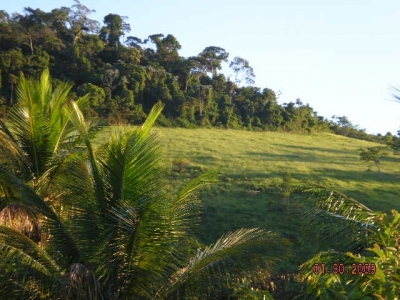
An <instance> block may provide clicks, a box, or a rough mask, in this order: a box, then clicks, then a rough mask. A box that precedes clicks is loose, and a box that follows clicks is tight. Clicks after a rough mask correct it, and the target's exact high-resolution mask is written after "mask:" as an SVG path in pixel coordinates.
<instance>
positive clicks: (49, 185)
mask: <svg viewBox="0 0 400 300" xmlns="http://www.w3.org/2000/svg"><path fill="white" fill-rule="evenodd" d="M43 76H44V77H46V73H44V75H42V79H43ZM22 82H24V81H23V80H22ZM40 83H41V82H40ZM25 85H26V86H27V87H29V88H32V89H33V88H34V87H33V83H32V82H31V81H30V80H27V81H26V82H25ZM22 87H24V85H22ZM23 90H24V88H19V93H18V95H19V96H20V98H21V99H22V97H21V96H22V95H24V94H23V93H22V91H23ZM56 90H57V88H56V89H55V90H54V91H56ZM41 91H43V90H40V89H39V88H38V91H37V93H36V94H33V93H29V95H32V97H31V98H29V97H28V98H29V99H30V102H28V104H29V103H32V105H30V106H28V104H24V105H27V107H28V108H29V109H31V110H28V108H25V106H24V105H22V103H24V102H23V101H22V102H21V100H20V104H18V105H19V106H18V107H17V108H16V109H15V112H14V113H13V119H12V122H15V123H16V124H21V125H24V126H25V127H26V128H27V129H30V130H26V131H27V132H25V131H22V129H21V128H25V127H22V126H19V127H15V128H13V131H12V130H8V129H7V126H5V125H4V124H3V127H2V128H3V130H2V131H1V134H2V137H3V138H4V141H6V142H7V143H4V144H3V145H2V150H3V152H2V159H4V158H5V157H6V155H7V157H11V158H12V160H10V162H13V164H6V163H4V164H2V165H0V187H1V189H2V191H3V198H4V199H5V201H6V202H7V203H18V204H19V205H20V207H21V211H22V210H23V211H24V212H26V214H29V215H30V214H32V215H34V216H35V217H36V218H38V219H39V220H41V222H40V226H41V230H42V231H43V232H44V233H45V236H46V239H42V240H41V242H40V243H37V242H36V241H34V240H33V239H32V238H31V237H30V236H27V235H25V234H24V233H23V232H20V231H18V230H17V229H18V228H12V226H9V224H8V223H4V225H0V267H1V268H2V272H1V274H0V294H2V295H5V297H7V298H9V299H13V298H28V297H29V298H32V299H36V298H50V299H133V298H134V299H179V298H183V297H185V296H188V295H189V293H190V291H194V292H196V289H194V288H193V287H194V283H195V285H198V286H199V287H201V281H198V280H199V278H201V276H205V275H206V276H211V275H212V274H218V272H214V271H216V270H218V269H215V268H214V267H216V266H218V265H220V264H219V263H220V262H222V261H226V259H227V258H229V257H231V256H232V255H237V254H244V253H247V252H250V250H253V249H257V248H259V247H263V248H266V249H267V250H271V251H270V253H273V255H274V256H270V257H267V258H268V260H269V261H274V260H276V259H278V258H279V257H281V256H285V255H287V254H288V253H289V251H288V249H289V248H288V245H289V244H288V241H287V240H285V239H283V238H281V237H279V236H278V235H277V234H275V233H272V232H268V231H265V230H261V229H257V228H252V229H241V230H238V231H235V232H231V233H227V234H226V235H224V236H222V237H221V238H220V239H219V240H217V241H216V242H215V243H214V244H213V245H210V246H208V247H205V248H203V249H201V248H198V249H197V251H196V249H193V248H192V246H193V243H192V242H191V241H192V240H193V233H194V229H195V227H196V225H200V222H199V220H200V212H201V202H200V201H199V199H198V197H197V194H198V192H199V190H200V188H201V187H202V186H204V185H205V184H209V183H211V182H214V181H215V180H216V172H215V171H210V172H208V173H206V174H203V175H201V176H200V177H198V178H196V179H194V180H193V181H191V182H190V183H188V184H187V185H185V186H184V187H183V188H181V189H180V190H179V191H178V192H177V193H175V194H174V195H170V194H169V193H167V192H166V191H165V187H164V186H165V184H166V181H165V175H166V173H165V172H166V168H165V167H164V166H163V160H162V156H161V151H160V147H159V145H158V143H157V139H156V138H155V136H154V135H153V134H152V132H151V128H152V126H153V124H154V122H155V121H156V119H157V116H158V115H159V114H160V113H161V110H162V106H161V105H159V104H158V105H156V106H155V107H154V108H153V109H152V111H151V112H150V114H149V116H148V118H147V120H146V122H145V123H144V124H143V126H142V127H140V128H137V129H132V130H130V131H128V132H125V133H116V134H115V135H113V136H112V137H111V138H110V141H109V142H108V143H107V144H106V145H103V146H102V147H99V148H98V150H95V149H94V147H93V144H92V141H91V134H90V133H91V126H90V125H88V124H87V122H86V121H85V119H84V117H83V114H82V112H81V109H80V108H79V106H80V105H81V104H83V103H84V100H85V99H83V100H80V101H79V102H73V101H70V102H63V104H60V103H58V102H56V103H57V104H58V105H59V106H61V107H62V109H61V113H60V117H59V118H57V119H52V118H51V117H50V118H47V119H46V117H43V116H42V113H41V112H42V111H43V108H44V107H47V110H46V111H49V110H50V111H52V109H54V105H51V104H49V103H47V102H46V101H49V102H50V103H52V102H51V99H53V98H52V97H47V98H41V99H43V100H40V101H39V100H38V99H36V98H40V97H41V96H42V94H43V93H42V92H41ZM45 94H46V95H53V94H54V92H53V93H50V92H49V93H45ZM64 99H65V98H64ZM35 103H39V104H37V105H36V104H35ZM40 104H42V106H41V105H40ZM18 114H19V115H20V119H19V118H18ZM36 115H37V116H39V117H37V120H38V121H34V120H36V119H34V120H31V122H28V121H25V120H29V117H31V116H36ZM59 119H61V120H59ZM46 120H53V123H51V122H50V123H46ZM58 121H59V122H58ZM28 124H33V125H32V126H31V127H29V126H28ZM48 124H53V127H51V126H50V127H49V126H48ZM55 124H57V125H55ZM39 125H40V126H39ZM36 126H38V128H39V129H36ZM34 129H35V130H34ZM53 129H54V131H53ZM14 132H15V133H14ZM23 132H25V134H22V133H23ZM28 133H30V135H29V134H28ZM36 135H38V136H36ZM25 136H28V137H29V136H32V137H35V138H31V140H32V142H31V143H30V144H29V143H27V142H26V143H25V140H29V139H28V138H26V139H24V137H25ZM53 137H58V138H53ZM56 141H58V142H56ZM79 143H81V144H83V145H84V147H82V146H80V145H81V144H79ZM25 144H28V145H32V147H31V148H29V147H25V146H24V145H25ZM7 162H8V161H7ZM17 164H20V165H23V166H25V167H26V170H27V172H25V173H26V174H28V175H24V176H19V173H18V172H17V168H16V167H14V166H16V165H17ZM29 172H31V173H32V175H31V176H29ZM276 253H279V255H276Z"/></svg>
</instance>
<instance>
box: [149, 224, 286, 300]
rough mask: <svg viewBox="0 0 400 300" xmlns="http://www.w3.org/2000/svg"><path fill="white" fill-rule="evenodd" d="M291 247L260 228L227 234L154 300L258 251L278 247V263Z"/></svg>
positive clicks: (184, 270) (194, 260)
mask: <svg viewBox="0 0 400 300" xmlns="http://www.w3.org/2000/svg"><path fill="white" fill-rule="evenodd" d="M289 245H290V243H289V242H288V241H287V240H285V239H283V238H281V237H279V235H277V234H275V233H272V232H268V231H265V230H261V229H259V228H252V229H239V230H237V231H235V232H232V233H228V234H225V235H224V236H222V237H221V238H219V239H218V240H217V241H216V242H215V243H214V244H213V245H210V246H208V247H206V248H205V249H204V250H203V251H201V250H198V252H197V254H196V256H194V257H193V258H192V259H190V261H189V264H188V265H187V266H186V267H184V268H182V269H180V270H179V271H178V272H176V273H175V274H174V275H173V276H172V277H171V278H170V279H169V281H168V283H167V284H166V285H164V286H163V287H162V288H161V289H160V290H159V291H158V293H157V294H156V296H155V297H154V299H159V298H166V297H167V296H168V295H170V294H171V293H172V292H173V291H175V290H176V289H178V288H179V287H180V286H182V285H183V284H184V283H185V282H187V281H189V280H190V279H191V278H192V277H194V276H197V275H199V274H201V273H202V272H203V271H205V270H207V269H209V268H210V267H213V266H214V265H215V264H217V263H219V262H221V261H223V260H225V259H227V258H230V257H232V256H234V255H239V254H244V253H248V252H249V251H251V250H254V248H257V247H271V248H273V247H277V248H279V250H280V254H277V253H276V249H275V251H274V256H273V259H275V260H276V259H279V258H282V257H284V256H285V255H288V254H289V251H288V248H287V246H289ZM285 246H286V247H285ZM279 250H278V251H279ZM278 253H279V252H278ZM158 297H159V298H158Z"/></svg>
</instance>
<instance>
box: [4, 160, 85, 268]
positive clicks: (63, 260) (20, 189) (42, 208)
mask: <svg viewBox="0 0 400 300" xmlns="http://www.w3.org/2000/svg"><path fill="white" fill-rule="evenodd" d="M0 184H2V185H4V186H7V187H8V188H10V189H11V190H12V191H13V192H14V193H15V195H16V196H17V197H18V201H19V202H20V203H22V204H23V205H24V206H25V208H26V209H27V210H28V212H32V213H35V214H40V215H42V216H43V217H45V219H44V226H45V227H47V228H48V230H49V234H50V235H51V236H52V241H53V243H54V244H58V245H57V246H58V247H57V249H56V251H58V252H59V254H60V261H59V263H60V264H61V266H63V267H66V266H68V265H70V264H71V263H73V262H75V261H79V260H80V259H81V253H80V252H79V250H78V248H77V245H76V244H75V241H74V239H73V238H72V237H71V236H70V235H69V233H68V231H67V229H66V228H65V226H64V224H63V223H62V221H61V220H60V218H59V216H58V215H57V214H56V213H55V212H54V210H53V209H52V208H51V207H50V206H49V205H48V204H47V203H46V202H45V201H44V200H43V199H42V198H41V197H40V196H39V195H38V194H37V193H35V191H34V190H33V189H32V188H31V187H29V186H27V185H26V184H25V183H24V182H22V181H21V180H19V179H18V178H17V177H15V176H14V175H13V174H11V173H9V172H8V171H7V170H5V169H4V168H3V167H1V166H0Z"/></svg>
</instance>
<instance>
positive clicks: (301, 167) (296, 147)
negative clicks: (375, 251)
mask: <svg viewBox="0 0 400 300" xmlns="http://www.w3.org/2000/svg"><path fill="white" fill-rule="evenodd" d="M112 130H115V127H111V128H106V129H105V130H104V131H103V132H101V133H100V136H99V137H98V139H99V141H104V140H105V139H106V136H107V135H108V134H109V132H110V131H112ZM155 132H156V134H157V135H158V136H159V139H160V142H161V144H162V147H163V149H164V151H165V156H166V163H167V165H169V166H171V169H173V167H175V169H177V168H178V164H179V161H181V160H182V159H187V160H186V162H183V164H182V166H181V171H182V172H178V171H171V182H172V183H173V184H179V182H181V181H182V180H188V179H190V178H192V177H194V176H196V175H198V174H201V172H203V171H204V170H208V169H210V168H215V167H218V168H219V170H220V181H219V182H218V183H217V184H215V185H214V186H212V187H209V188H206V189H205V191H204V192H203V193H202V195H201V198H202V201H203V203H204V218H203V219H204V221H203V227H202V229H201V232H200V236H201V239H202V240H203V241H204V242H207V243H209V242H212V241H214V240H215V239H216V238H217V237H219V236H220V235H221V234H222V233H224V232H227V231H231V230H234V229H237V228H239V227H253V226H257V227H264V228H268V229H271V230H277V231H280V232H282V233H283V234H284V235H285V236H288V237H289V238H291V237H292V238H295V237H296V236H298V235H299V234H301V232H298V230H299V229H298V228H297V227H296V226H295V223H296V222H293V217H292V216H291V215H290V214H289V215H288V214H287V213H286V211H285V208H284V207H283V206H281V204H282V202H283V200H282V198H283V197H282V195H281V194H280V193H279V192H277V187H279V186H280V185H281V184H282V177H283V174H284V173H285V172H290V173H291V175H292V177H293V179H295V180H299V181H305V180H310V181H313V182H316V183H320V184H322V185H325V186H327V187H329V188H332V189H335V190H338V191H341V192H343V193H345V194H347V195H349V196H352V197H354V198H356V199H357V200H358V201H360V202H362V203H364V204H366V205H367V206H369V207H371V208H372V209H374V210H383V211H388V210H390V209H400V197H399V196H400V189H399V188H398V187H399V180H400V156H395V155H393V154H391V153H389V152H390V151H389V150H388V151H387V152H388V154H387V156H386V157H383V158H382V162H381V169H382V172H383V180H380V179H379V177H378V173H377V170H376V168H375V167H374V166H373V167H372V168H371V170H370V171H367V169H368V165H367V164H365V163H364V162H362V161H360V159H359V153H358V151H357V149H359V148H360V147H370V146H375V145H376V144H374V143H370V142H366V141H361V140H356V139H351V138H346V137H343V136H338V135H333V134H328V133H320V134H291V133H279V132H251V131H240V130H223V129H182V128H156V129H155ZM289 201H290V200H289Z"/></svg>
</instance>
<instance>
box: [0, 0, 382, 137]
mask: <svg viewBox="0 0 400 300" xmlns="http://www.w3.org/2000/svg"><path fill="white" fill-rule="evenodd" d="M74 2H75V3H74V5H72V6H71V7H61V8H55V9H53V10H51V11H50V12H45V11H42V10H40V9H32V8H30V7H27V8H25V9H24V13H23V14H19V13H14V14H11V15H10V14H8V13H7V12H5V11H3V12H2V15H1V22H0V70H1V74H0V87H1V90H0V99H2V98H4V99H6V100H7V101H6V102H5V103H0V112H1V111H5V109H6V107H10V106H12V105H13V104H15V91H14V90H15V86H16V84H18V82H19V74H20V72H21V71H24V73H25V75H38V74H40V73H41V71H42V70H44V69H49V70H50V72H51V74H52V76H53V79H54V80H59V81H60V80H61V81H65V80H68V81H70V82H73V83H74V87H73V89H72V92H74V93H76V94H77V95H85V94H86V93H89V94H90V95H91V97H90V99H91V100H90V103H89V112H90V116H91V117H92V118H95V117H97V118H100V119H102V120H103V121H104V122H105V123H111V124H112V123H116V124H140V123H141V122H143V120H144V116H145V115H147V114H148V113H149V112H150V110H151V108H152V107H153V105H154V104H155V103H157V102H158V101H160V102H162V103H163V104H164V110H163V112H162V116H161V117H160V118H159V121H158V124H160V123H161V124H163V126H176V125H178V126H182V127H187V128H190V127H194V126H204V127H211V126H216V127H225V128H237V129H239V128H241V129H248V130H274V131H276V130H279V131H291V132H306V133H310V132H321V131H326V132H328V131H333V132H336V133H339V134H342V135H347V136H351V137H356V138H360V139H369V140H372V139H375V140H379V139H377V138H375V137H374V136H371V135H368V134H366V133H365V131H363V130H360V129H358V128H357V126H353V125H352V124H351V122H350V121H349V120H348V119H347V118H346V117H339V118H337V120H338V122H337V123H335V122H329V121H328V120H326V119H324V118H323V117H321V116H318V114H317V112H315V111H314V110H313V109H312V108H311V107H310V106H308V105H307V104H306V105H304V104H303V103H301V101H298V100H299V99H298V100H296V101H292V102H290V103H286V104H284V105H280V104H278V103H277V97H276V94H275V93H274V92H273V91H272V90H270V89H268V88H258V87H253V86H252V85H253V84H254V78H255V72H254V70H253V67H252V66H251V65H250V64H249V61H248V60H246V59H244V58H242V57H239V56H236V57H234V58H233V59H232V60H229V53H228V52H227V51H226V50H225V49H223V48H221V47H218V46H208V47H205V48H204V50H203V51H202V52H200V53H199V54H198V55H194V56H191V57H187V58H186V57H182V56H181V55H180V54H179V50H180V49H181V47H182V46H181V44H180V43H179V41H178V39H177V38H176V37H175V36H174V35H172V34H167V35H163V34H151V35H149V36H148V37H147V38H145V39H141V38H139V37H135V36H127V34H128V33H129V32H130V24H129V23H128V20H127V18H126V17H124V16H120V15H118V14H112V13H110V14H107V15H106V16H105V17H104V19H103V26H101V24H100V23H99V22H97V21H95V20H93V19H91V18H90V14H91V13H92V12H93V10H92V9H90V8H88V7H86V6H84V5H82V4H81V3H80V2H79V1H77V0H75V1H74ZM223 63H228V65H229V68H230V69H231V71H232V73H233V74H231V75H230V76H231V77H232V80H231V79H230V78H229V77H228V78H226V76H225V75H224V74H221V73H219V72H220V70H221V69H222V65H223ZM243 83H245V84H247V86H246V85H244V84H243Z"/></svg>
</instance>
